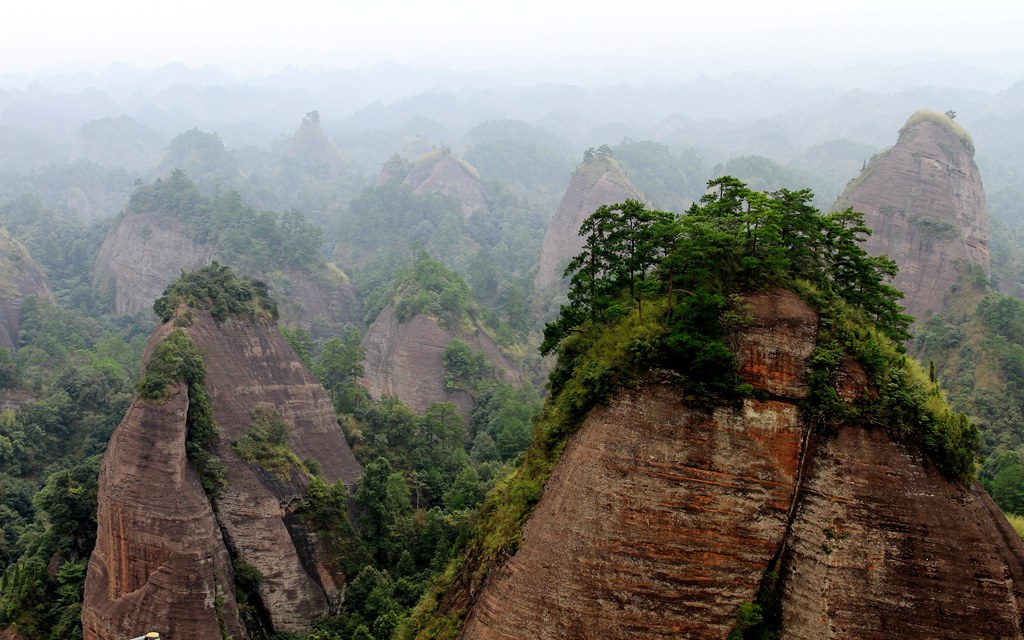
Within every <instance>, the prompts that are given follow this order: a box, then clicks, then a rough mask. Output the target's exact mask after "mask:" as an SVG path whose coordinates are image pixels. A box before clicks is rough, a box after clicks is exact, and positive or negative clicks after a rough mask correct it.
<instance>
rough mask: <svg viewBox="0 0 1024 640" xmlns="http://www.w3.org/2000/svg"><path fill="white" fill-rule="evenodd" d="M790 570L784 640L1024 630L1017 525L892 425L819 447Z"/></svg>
mask: <svg viewBox="0 0 1024 640" xmlns="http://www.w3.org/2000/svg"><path fill="white" fill-rule="evenodd" d="M784 567H785V574H784V576H783V577H784V585H785V586H784V591H783V593H784V595H783V609H782V611H783V616H784V621H783V622H784V624H783V630H784V633H783V635H782V637H783V638H784V639H792V640H811V639H815V640H816V639H818V638H834V639H836V640H840V639H851V640H852V639H854V638H857V639H862V640H874V639H877V640H882V639H888V638H948V639H951V640H952V639H961V638H962V639H964V640H966V639H967V638H1021V637H1024V627H1022V619H1021V606H1022V605H1024V546H1022V544H1021V541H1020V538H1019V537H1018V536H1017V534H1016V532H1015V531H1014V530H1013V528H1012V527H1010V525H1009V523H1008V522H1007V521H1006V518H1005V517H1003V515H1002V514H1001V513H1000V512H999V510H998V508H997V507H996V506H995V504H994V503H993V502H992V500H991V499H990V498H989V497H988V495H986V494H985V492H984V490H983V489H981V487H980V486H977V485H975V486H973V487H966V486H964V485H962V484H959V483H953V482H949V481H948V480H946V479H945V478H944V477H943V476H942V474H941V473H940V472H939V471H938V470H937V469H936V468H935V467H934V466H933V465H931V464H929V463H928V462H927V461H925V460H923V459H922V458H921V456H920V455H919V454H917V453H915V452H913V451H910V450H908V449H907V448H906V447H905V446H902V445H900V444H897V443H895V442H893V440H892V439H891V438H890V437H889V436H888V435H887V434H886V433H885V432H884V431H882V430H880V429H875V430H869V429H864V428H860V427H846V428H844V429H841V430H840V431H839V433H837V434H836V435H834V436H833V437H832V438H830V439H828V440H826V441H825V442H824V443H823V444H822V445H821V447H820V448H819V449H818V451H817V452H816V454H815V455H814V457H813V460H812V462H811V464H810V467H809V471H808V474H807V481H806V482H805V483H804V487H803V490H802V498H801V500H800V507H799V510H798V512H797V515H796V518H795V519H794V523H793V529H792V534H791V535H790V537H789V541H788V553H787V557H786V559H785V563H784Z"/></svg>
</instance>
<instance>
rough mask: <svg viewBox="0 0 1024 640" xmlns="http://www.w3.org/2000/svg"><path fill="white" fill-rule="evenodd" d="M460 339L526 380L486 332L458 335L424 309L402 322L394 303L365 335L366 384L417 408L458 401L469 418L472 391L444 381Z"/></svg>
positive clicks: (507, 373) (510, 376) (506, 374)
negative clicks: (449, 352)
mask: <svg viewBox="0 0 1024 640" xmlns="http://www.w3.org/2000/svg"><path fill="white" fill-rule="evenodd" d="M455 338H461V339H463V340H465V341H466V343H467V344H469V346H470V347H472V348H473V349H474V350H476V351H482V352H483V353H485V354H486V355H487V358H488V360H490V362H491V364H492V365H494V368H495V370H496V371H498V372H499V374H500V375H501V376H502V377H503V378H504V379H505V380H506V381H507V382H509V383H512V384H520V383H521V382H522V376H521V374H520V373H519V371H518V369H516V367H515V366H514V365H513V364H512V363H511V362H510V361H509V360H508V358H506V357H505V356H504V355H503V354H502V353H501V351H500V350H499V349H498V347H497V345H495V344H494V341H493V340H491V338H490V337H489V336H488V335H487V334H485V333H484V332H483V331H481V330H479V329H478V330H477V331H475V332H474V333H472V334H459V335H456V334H455V333H452V332H451V331H448V330H447V329H445V328H444V327H442V326H441V324H440V323H439V322H438V320H437V318H435V317H433V316H428V315H424V314H419V315H416V316H413V317H412V318H410V319H409V320H408V321H407V322H399V321H398V317H397V316H396V315H395V310H394V307H393V306H392V305H388V306H387V307H385V309H384V310H383V311H381V313H380V315H379V316H377V319H376V320H374V321H373V324H372V325H370V328H369V329H368V330H367V331H366V335H364V336H363V347H364V348H365V349H366V361H365V366H364V370H365V376H364V377H363V386H365V387H366V388H367V390H368V391H369V392H370V395H371V396H372V397H373V398H375V399H379V398H380V397H382V396H385V395H392V396H397V397H398V398H399V399H401V400H402V402H403V403H405V404H406V405H408V406H409V407H410V408H411V409H413V410H414V411H417V412H422V411H424V410H426V409H427V407H429V406H430V405H431V404H432V403H434V402H452V403H454V404H455V405H456V406H457V407H458V408H459V411H460V412H461V413H462V415H463V417H465V418H468V416H469V414H470V412H471V411H472V409H473V404H472V400H471V399H470V397H469V395H468V394H466V393H464V392H461V391H451V390H450V389H447V388H445V385H444V351H445V349H446V348H447V347H448V344H449V343H450V342H451V341H452V340H453V339H455Z"/></svg>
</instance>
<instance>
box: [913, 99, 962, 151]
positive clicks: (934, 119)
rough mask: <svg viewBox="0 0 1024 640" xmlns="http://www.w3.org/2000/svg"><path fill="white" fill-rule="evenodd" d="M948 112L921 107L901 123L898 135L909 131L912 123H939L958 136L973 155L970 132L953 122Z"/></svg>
mask: <svg viewBox="0 0 1024 640" xmlns="http://www.w3.org/2000/svg"><path fill="white" fill-rule="evenodd" d="M949 113H950V112H948V111H947V112H946V113H939V112H937V111H931V110H929V109H921V110H920V111H918V112H916V113H914V115H912V116H910V118H909V119H908V120H907V123H906V124H905V125H903V128H902V129H900V137H901V138H902V137H903V135H904V134H905V133H906V132H908V131H910V129H912V128H913V127H914V125H916V124H918V123H920V122H930V123H932V124H937V125H939V126H940V127H942V128H944V129H946V130H948V131H949V132H950V133H952V134H953V135H955V136H956V137H957V138H959V139H960V142H962V143H963V145H964V147H966V148H967V150H968V152H970V154H971V155H972V156H973V155H974V140H973V139H971V134H969V133H967V130H966V129H964V128H963V127H961V126H960V125H958V124H957V123H955V122H953V118H951V117H950V116H949ZM955 113H956V112H953V114H954V115H955Z"/></svg>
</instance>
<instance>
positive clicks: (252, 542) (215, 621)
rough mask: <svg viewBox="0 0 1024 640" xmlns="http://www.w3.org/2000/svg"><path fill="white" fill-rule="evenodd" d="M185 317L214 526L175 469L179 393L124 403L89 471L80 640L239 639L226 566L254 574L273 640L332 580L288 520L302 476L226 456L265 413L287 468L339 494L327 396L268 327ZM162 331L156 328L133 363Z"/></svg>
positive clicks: (318, 613) (341, 455) (314, 610)
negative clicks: (89, 536)
mask: <svg viewBox="0 0 1024 640" xmlns="http://www.w3.org/2000/svg"><path fill="white" fill-rule="evenodd" d="M194 315H195V319H194V320H193V321H192V323H191V324H190V325H189V326H187V327H186V328H185V331H186V332H187V334H188V335H189V337H190V338H191V339H192V341H193V342H194V343H195V345H196V347H197V348H198V349H199V351H200V352H201V353H203V354H204V362H205V365H206V388H207V389H208V391H209V393H210V395H211V398H212V401H213V407H214V419H215V421H216V423H217V426H218V428H219V430H220V438H219V442H218V444H217V446H216V453H217V455H218V457H219V458H220V460H221V462H222V463H223V465H224V467H225V478H226V481H227V482H226V485H225V486H224V487H223V489H222V491H221V494H220V497H219V499H218V501H217V512H216V516H215V515H214V512H213V510H212V509H211V507H210V503H209V500H208V499H207V497H206V495H205V494H204V493H203V490H202V487H201V486H200V484H199V480H198V477H197V476H196V473H195V471H194V470H193V468H192V467H191V466H190V464H189V462H188V461H187V460H186V458H185V450H184V442H185V431H186V425H185V414H186V410H187V406H188V398H187V395H186V394H185V393H184V392H183V390H182V387H180V385H179V387H178V388H176V389H175V391H174V393H173V394H172V397H171V399H169V400H167V401H166V402H164V403H162V404H161V403H158V402H156V401H152V400H146V399H143V398H137V399H136V400H135V402H134V403H133V404H132V407H131V409H130V410H129V412H128V414H127V415H126V416H125V419H124V420H123V421H122V423H121V425H120V426H119V427H118V429H117V431H116V432H115V434H114V437H113V438H112V440H111V443H110V446H109V447H108V449H107V453H106V455H105V457H104V462H103V468H102V471H101V477H100V494H99V516H98V522H99V529H98V535H97V542H96V549H95V551H94V552H93V555H92V558H91V559H90V567H89V573H88V577H87V581H86V596H85V604H84V609H83V626H84V628H85V630H86V635H85V637H86V638H87V639H92V640H107V639H110V640H115V639H116V640H123V638H128V637H135V636H137V635H139V634H140V633H142V632H145V631H148V630H151V629H155V630H158V631H161V632H164V635H165V637H172V638H213V637H220V635H221V632H222V631H223V632H226V633H228V634H230V635H231V636H232V637H234V638H236V639H239V638H248V637H249V634H248V632H247V631H246V629H244V628H242V627H241V626H240V624H239V613H238V607H237V605H236V603H235V602H234V583H233V574H232V569H231V559H232V558H241V559H244V561H245V562H247V563H248V564H250V565H252V566H253V567H255V568H256V569H257V570H258V571H259V572H260V574H262V576H263V579H262V580H261V581H260V582H259V585H258V595H259V600H260V602H261V607H262V609H263V612H264V618H265V622H266V623H267V624H269V626H270V628H271V630H273V631H275V632H280V631H285V632H298V631H302V630H305V629H308V628H309V625H310V624H311V623H312V622H313V621H314V620H316V619H318V618H321V617H323V616H324V615H326V614H327V613H328V611H329V603H331V602H333V601H336V599H337V598H338V593H339V589H340V587H341V586H342V584H343V581H344V576H342V575H340V574H339V573H338V571H337V570H336V568H335V567H332V566H328V565H327V564H326V563H325V559H324V557H322V555H321V554H320V552H319V550H318V549H319V548H318V545H317V541H316V535H315V533H314V532H312V531H309V530H308V529H307V528H306V527H305V526H304V524H303V523H302V521H301V519H300V518H298V517H297V516H296V515H295V514H294V509H295V507H296V505H297V504H298V502H299V500H300V499H301V498H302V497H303V496H304V495H305V489H306V486H307V482H308V481H307V480H306V477H305V476H304V475H303V474H301V473H297V472H293V473H290V474H287V475H285V476H284V477H282V476H281V475H280V474H273V473H270V472H268V471H266V470H264V469H263V468H262V467H260V466H259V465H258V464H256V463H253V464H248V463H246V462H245V461H244V460H242V459H241V458H240V457H239V456H238V455H237V454H236V453H235V451H234V450H233V448H232V446H231V443H232V442H234V441H236V440H238V439H239V438H241V437H242V436H243V435H245V434H246V433H247V432H248V431H249V430H250V429H251V428H252V427H253V410H254V409H255V408H263V409H266V410H270V411H273V412H275V414H276V415H277V416H279V417H280V419H281V420H282V421H283V422H284V423H285V424H286V425H288V446H289V448H290V449H291V450H292V451H293V452H294V453H295V455H296V456H298V457H299V458H300V459H302V460H315V461H316V462H317V463H318V465H319V466H320V468H321V470H322V471H321V474H322V476H323V478H324V480H325V481H327V482H329V483H333V482H335V481H338V480H341V481H343V482H345V483H346V484H347V485H351V484H353V483H354V482H355V481H356V479H357V478H358V477H359V473H360V469H359V465H358V463H357V462H356V460H355V458H354V457H353V455H352V452H351V450H350V449H349V447H348V444H347V443H346V441H345V438H344V435H343V434H342V432H341V429H340V427H339V426H338V423H337V420H336V418H335V416H334V410H333V406H332V404H331V400H330V398H328V397H327V394H326V393H325V392H324V391H323V388H322V387H321V386H320V385H319V384H318V383H317V382H316V380H315V379H314V378H313V377H312V375H311V374H310V373H309V371H308V370H307V369H306V368H305V367H304V366H303V365H302V364H301V363H300V362H299V361H298V359H297V358H296V357H295V355H294V353H293V352H292V350H291V348H290V347H289V346H288V345H287V344H286V343H285V342H284V340H283V339H282V338H281V336H280V333H279V332H278V331H277V328H276V327H275V326H273V325H272V324H268V323H266V322H263V321H260V320H257V319H251V318H244V317H238V316H232V317H229V318H228V319H226V320H225V321H224V322H222V323H221V324H217V323H216V322H214V320H213V319H212V318H211V317H210V315H209V313H208V312H205V311H196V312H195V313H194ZM174 328H175V327H174V323H173V322H171V323H165V324H163V325H161V326H160V327H159V328H158V329H157V331H156V332H155V333H154V335H153V337H152V338H151V340H150V344H149V347H148V349H147V354H151V353H152V350H153V349H154V348H155V347H156V345H158V344H159V343H160V342H161V341H162V340H163V339H164V338H165V337H166V336H167V335H168V334H170V332H171V331H172V330H173V329H174ZM218 596H219V597H218Z"/></svg>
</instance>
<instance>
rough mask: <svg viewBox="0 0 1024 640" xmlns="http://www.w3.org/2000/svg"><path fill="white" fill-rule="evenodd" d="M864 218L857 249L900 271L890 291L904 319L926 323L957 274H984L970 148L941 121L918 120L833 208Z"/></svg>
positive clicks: (984, 231) (927, 116) (983, 231)
mask: <svg viewBox="0 0 1024 640" xmlns="http://www.w3.org/2000/svg"><path fill="white" fill-rule="evenodd" d="M846 207H853V209H854V210H855V211H861V212H863V213H864V221H865V223H866V224H867V225H868V226H869V227H871V229H872V230H873V231H874V233H873V235H872V236H871V237H870V238H869V239H868V241H867V242H866V243H865V246H864V248H865V249H866V250H867V251H868V253H870V254H872V255H881V254H886V255H888V256H889V257H890V258H892V259H894V260H895V261H896V263H897V264H898V265H899V268H900V271H899V275H898V276H897V277H896V279H895V281H894V284H895V286H896V287H897V288H899V289H900V290H902V291H903V292H904V293H905V294H906V297H905V298H904V299H903V304H904V306H906V308H907V311H908V313H910V314H911V315H913V316H915V317H916V318H925V317H927V316H928V315H930V314H932V313H937V312H939V311H941V310H942V308H943V299H944V298H945V296H946V294H947V293H948V292H949V289H950V287H952V285H953V283H954V282H956V279H957V266H958V264H961V263H962V264H963V265H964V266H977V267H979V268H981V269H982V270H984V272H985V274H986V275H987V274H988V273H989V269H990V267H989V255H988V243H989V238H990V233H989V227H988V217H987V214H986V212H985V190H984V187H983V186H982V183H981V176H980V175H979V173H978V167H977V165H975V163H974V145H973V144H972V143H971V140H970V137H969V136H968V135H967V133H966V132H964V131H963V129H961V128H960V126H959V125H957V124H955V123H954V122H953V121H952V120H950V119H949V118H947V117H946V116H944V115H942V114H937V113H932V112H918V113H917V114H915V115H914V116H912V117H911V118H910V120H908V121H907V124H906V125H905V126H904V127H903V128H902V129H901V130H900V135H899V140H898V141H897V142H896V144H895V146H893V147H892V148H891V149H889V150H888V151H885V152H883V153H881V154H879V155H878V156H876V157H874V158H873V159H872V160H871V162H870V163H869V164H868V165H867V166H866V167H865V169H864V170H863V171H862V172H861V175H860V176H859V177H857V178H856V179H855V180H853V181H852V182H851V183H850V184H849V186H847V188H846V191H845V192H844V193H843V195H842V196H840V198H839V201H838V202H837V203H836V207H835V208H836V209H844V208H846Z"/></svg>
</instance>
